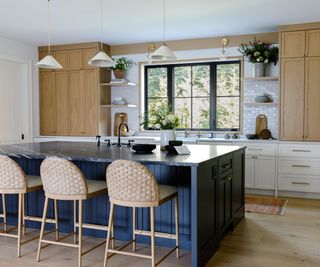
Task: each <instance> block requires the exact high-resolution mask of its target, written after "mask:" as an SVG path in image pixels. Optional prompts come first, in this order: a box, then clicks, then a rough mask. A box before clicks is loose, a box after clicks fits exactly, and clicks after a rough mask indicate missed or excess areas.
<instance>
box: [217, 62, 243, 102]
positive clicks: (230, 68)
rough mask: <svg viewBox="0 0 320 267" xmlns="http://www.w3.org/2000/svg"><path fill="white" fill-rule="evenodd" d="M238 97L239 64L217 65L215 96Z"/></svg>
mask: <svg viewBox="0 0 320 267" xmlns="http://www.w3.org/2000/svg"><path fill="white" fill-rule="evenodd" d="M239 95H240V64H239V63H237V64H221V65H217V96H239Z"/></svg>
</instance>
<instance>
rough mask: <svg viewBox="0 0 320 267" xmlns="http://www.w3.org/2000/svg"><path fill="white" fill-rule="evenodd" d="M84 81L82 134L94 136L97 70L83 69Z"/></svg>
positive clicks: (96, 105)
mask: <svg viewBox="0 0 320 267" xmlns="http://www.w3.org/2000/svg"><path fill="white" fill-rule="evenodd" d="M83 82H84V132H85V133H84V134H85V135H86V136H95V135H97V134H99V131H98V111H99V110H98V109H99V94H98V90H99V85H98V70H85V71H83Z"/></svg>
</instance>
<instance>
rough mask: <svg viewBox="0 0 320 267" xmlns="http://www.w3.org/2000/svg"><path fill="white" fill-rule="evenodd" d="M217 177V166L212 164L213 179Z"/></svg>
mask: <svg viewBox="0 0 320 267" xmlns="http://www.w3.org/2000/svg"><path fill="white" fill-rule="evenodd" d="M216 178H217V167H216V166H212V172H211V180H215V179H216Z"/></svg>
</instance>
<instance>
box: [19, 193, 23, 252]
mask: <svg viewBox="0 0 320 267" xmlns="http://www.w3.org/2000/svg"><path fill="white" fill-rule="evenodd" d="M23 195H24V194H22V193H20V194H19V200H18V202H19V207H18V252H17V257H18V258H20V254H21V228H22V227H21V222H22V218H21V217H22V199H23Z"/></svg>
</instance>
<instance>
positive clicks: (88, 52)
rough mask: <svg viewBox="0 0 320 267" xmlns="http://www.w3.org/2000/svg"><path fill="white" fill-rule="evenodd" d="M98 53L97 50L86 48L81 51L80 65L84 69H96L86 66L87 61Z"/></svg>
mask: <svg viewBox="0 0 320 267" xmlns="http://www.w3.org/2000/svg"><path fill="white" fill-rule="evenodd" d="M97 53H98V49H96V48H86V49H82V60H83V62H82V65H83V68H84V69H98V68H97V67H93V66H91V65H89V64H88V61H89V60H90V59H91V58H93V57H94V56H95V55H96V54H97Z"/></svg>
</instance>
